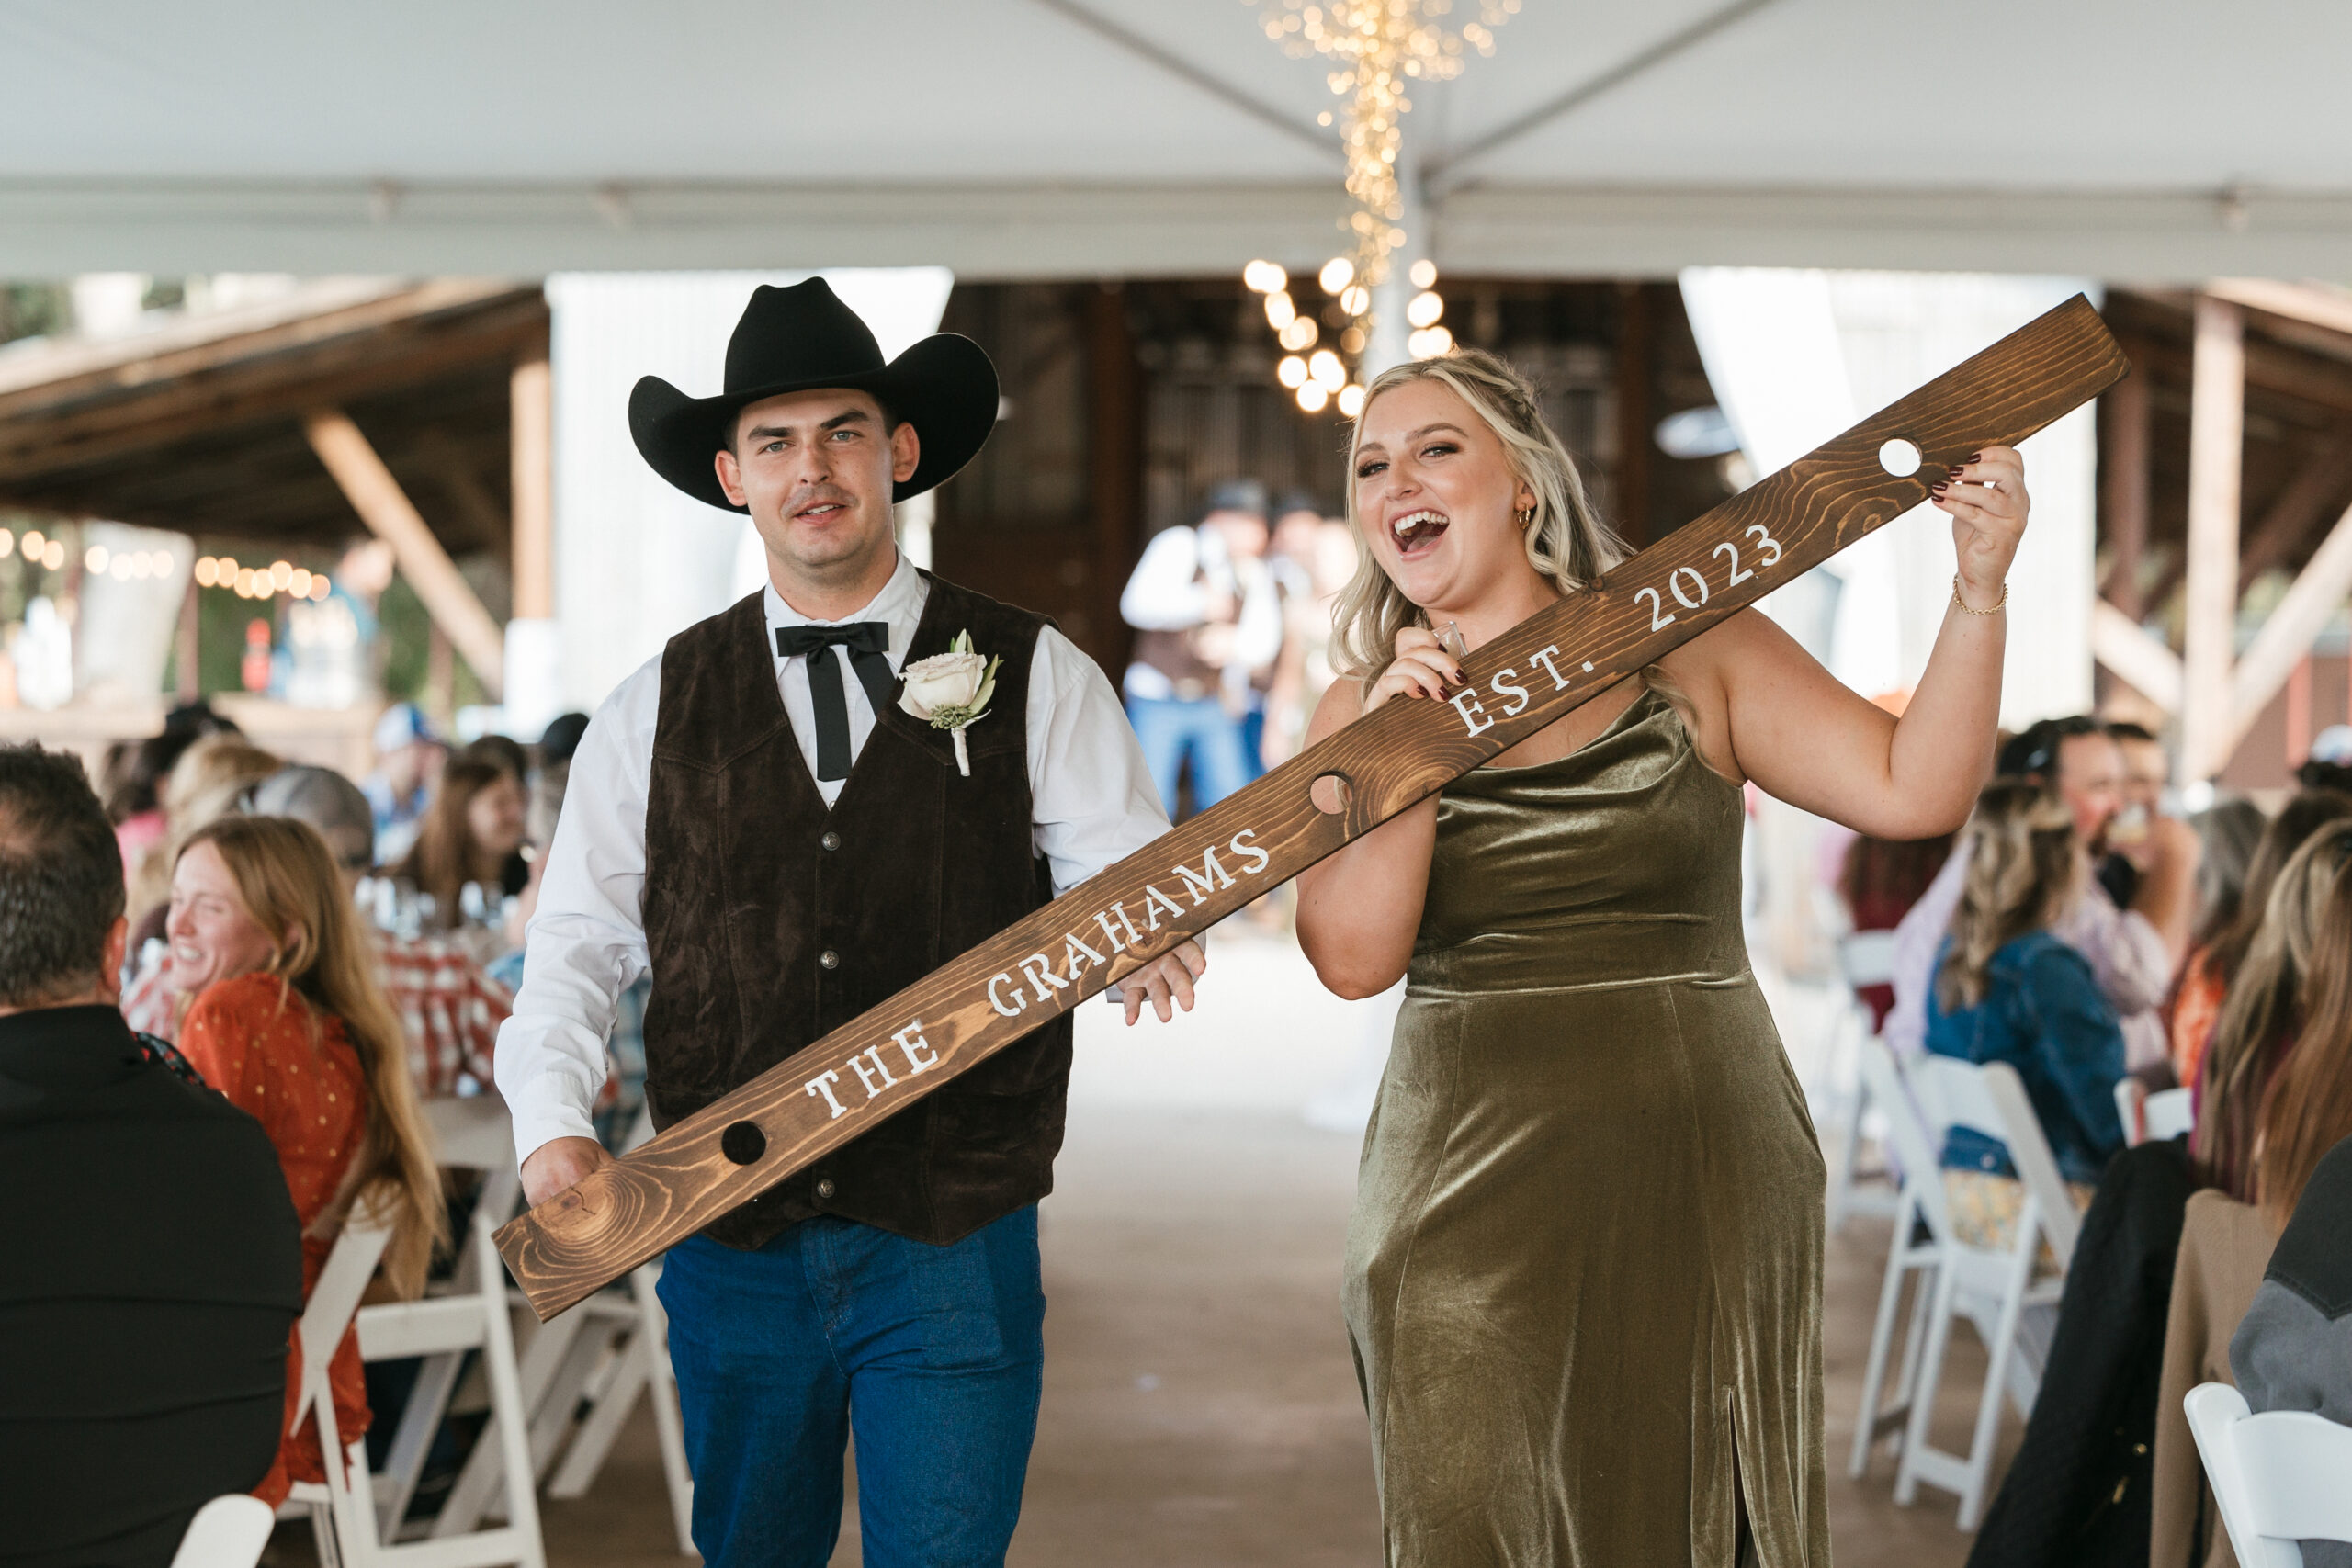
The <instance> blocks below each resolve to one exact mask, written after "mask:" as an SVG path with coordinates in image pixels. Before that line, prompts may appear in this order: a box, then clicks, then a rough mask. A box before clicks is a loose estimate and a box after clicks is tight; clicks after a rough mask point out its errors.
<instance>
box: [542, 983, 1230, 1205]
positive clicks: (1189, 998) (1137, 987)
mask: <svg viewBox="0 0 2352 1568" xmlns="http://www.w3.org/2000/svg"><path fill="white" fill-rule="evenodd" d="M1208 968H1209V955H1208V954H1207V953H1203V952H1202V951H1201V944H1200V943H1199V942H1194V941H1193V940H1192V939H1191V938H1189V937H1187V938H1186V939H1185V940H1184V941H1183V942H1181V943H1179V944H1178V945H1177V946H1175V947H1173V948H1171V949H1170V950H1169V951H1168V952H1166V953H1161V954H1160V955H1159V957H1157V958H1155V959H1153V960H1152V961H1151V962H1150V963H1148V964H1145V965H1144V966H1143V967H1142V968H1140V969H1137V970H1136V971H1134V972H1133V973H1131V974H1129V975H1128V976H1127V977H1126V978H1125V979H1124V980H1121V981H1120V982H1119V992H1120V994H1121V995H1122V996H1123V997H1125V998H1126V1003H1127V1024H1128V1026H1129V1027H1130V1028H1132V1027H1134V1025H1135V1021H1136V1020H1137V1019H1139V1018H1141V1017H1142V1016H1143V1004H1144V1000H1145V998H1150V1001H1151V1008H1152V1010H1153V1011H1154V1012H1156V1013H1158V1014H1159V1021H1160V1022H1162V1023H1166V1022H1167V1021H1169V1020H1170V1019H1172V1018H1174V1017H1175V1016H1176V1013H1175V1009H1174V1008H1171V1007H1170V1005H1169V1003H1170V1001H1171V1000H1173V1001H1174V1003H1175V1006H1176V1007H1179V1008H1182V1009H1183V1010H1185V1011H1186V1012H1190V1011H1192V1010H1193V981H1195V980H1197V979H1199V978H1200V977H1201V976H1203V975H1205V974H1207V973H1208ZM524 1179H525V1180H526V1181H527V1180H529V1179H530V1176H529V1170H528V1168H527V1167H526V1168H525V1173H524Z"/></svg>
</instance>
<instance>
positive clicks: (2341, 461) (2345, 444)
mask: <svg viewBox="0 0 2352 1568" xmlns="http://www.w3.org/2000/svg"><path fill="white" fill-rule="evenodd" d="M2347 483H2352V423H2344V424H2339V425H2338V426H2336V427H2335V429H2334V430H2332V431H2330V432H2329V433H2328V434H2327V435H2326V436H2325V437H2324V438H2323V439H2322V441H2321V442H2320V445H2319V449H2318V450H2317V451H2315V452H2313V453H2312V455H2311V456H2310V457H2307V458H2306V459H2304V462H2303V466H2302V467H2301V468H2298V469H2297V470H2295V477H2294V478H2293V479H2289V480H2288V481H2287V488H2286V489H2285V490H2282V491H2279V492H2278V499H2277V500H2276V501H2273V502H2271V503H2270V509H2269V510H2268V511H2267V512H2265V513H2263V514H2262V520H2261V521H2260V522H2258V523H2256V525H2254V530H2253V532H2252V533H2251V534H2249V535H2247V536H2246V541H2245V547H2244V548H2243V549H2241V550H2240V551H2239V552H2238V577H2239V579H2240V581H2252V580H2253V579H2254V578H2256V577H2259V576H2260V575H2261V574H2262V573H2264V572H2266V571H2268V570H2270V569H2271V568H2272V567H2274V566H2277V565H2278V563H2279V562H2281V561H2283V560H2286V559H2288V558H2290V557H2292V556H2293V555H2294V553H2295V547H2297V546H2298V545H2300V544H2301V543H2302V542H2303V541H2304V540H2305V539H2307V538H2309V537H2310V536H2311V532H2312V528H2313V527H2315V526H2317V525H2318V524H2319V523H2320V521H2321V520H2322V519H2324V517H2325V516H2326V515H2327V514H2328V513H2329V512H2331V511H2333V510H2334V506H2333V502H2335V500H2336V499H2337V498H2338V497H2340V496H2341V495H2343V493H2344V487H2345V486H2346V484H2347Z"/></svg>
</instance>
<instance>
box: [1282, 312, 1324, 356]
mask: <svg viewBox="0 0 2352 1568" xmlns="http://www.w3.org/2000/svg"><path fill="white" fill-rule="evenodd" d="M1322 335H1323V334H1322V331H1321V329H1319V328H1317V326H1316V324H1315V318H1314V317H1312V316H1297V317H1294V318H1292V321H1291V323H1290V325H1288V326H1286V327H1284V328H1283V330H1282V331H1280V332H1278V333H1275V334H1274V340H1275V341H1276V342H1278V343H1280V344H1282V345H1283V347H1284V348H1286V349H1289V350H1290V351H1291V352H1292V353H1293V354H1296V353H1298V352H1299V351H1300V350H1302V349H1308V348H1313V347H1314V346H1315V340H1316V339H1317V338H1318V337H1320V336H1322Z"/></svg>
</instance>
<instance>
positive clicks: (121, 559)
mask: <svg viewBox="0 0 2352 1568" xmlns="http://www.w3.org/2000/svg"><path fill="white" fill-rule="evenodd" d="M134 564H135V565H138V566H145V565H146V564H147V554H146V552H145V551H143V550H142V551H141V552H140V553H139V557H138V559H137V560H136V562H134V561H133V560H132V558H130V556H127V555H120V556H117V557H115V558H114V560H113V561H112V562H111V563H110V564H109V566H108V569H107V576H108V577H111V578H113V579H114V580H115V581H117V582H128V581H130V570H131V568H132V566H133V565H134ZM140 575H141V577H144V576H146V575H147V574H146V573H145V572H141V573H140Z"/></svg>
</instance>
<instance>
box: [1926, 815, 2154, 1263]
mask: <svg viewBox="0 0 2352 1568" xmlns="http://www.w3.org/2000/svg"><path fill="white" fill-rule="evenodd" d="M1962 853H1965V854H1966V855H1967V856H1968V880H1967V882H1966V884H1965V886H1963V887H1962V890H1961V897H1960V907H1959V908H1957V909H1955V910H1954V911H1953V912H1952V918H1951V937H1950V938H1949V939H1948V940H1947V941H1946V942H1945V943H1944V950H1943V953H1942V954H1941V956H1940V957H1939V960H1938V963H1937V966H1936V983H1935V987H1934V989H1933V991H1932V992H1931V993H1930V994H1929V997H1928V1051H1930V1052H1931V1053H1933V1054H1935V1055H1943V1056H1957V1057H1959V1058H1961V1059H1962V1060H1963V1061H1970V1062H1977V1063H1989V1062H2007V1063H2008V1064H2009V1066H2013V1067H2015V1068H2016V1069H2017V1072H2018V1077H2020V1078H2021V1079H2023V1080H2024V1082H2025V1091H2026V1095H2027V1097H2028V1098H2029V1099H2030V1100H2032V1102H2033V1110H2034V1115H2035V1117H2036V1118H2037V1119H2038V1120H2039V1121H2040V1122H2041V1130H2042V1134H2043V1135H2044V1136H2045V1137H2047V1138H2048V1139H2049V1141H2050V1149H2051V1153H2052V1155H2054V1156H2056V1157H2057V1161H2058V1168H2059V1170H2060V1171H2061V1172H2063V1173H2064V1176H2065V1178H2066V1179H2067V1180H2068V1181H2069V1182H2072V1183H2076V1184H2080V1185H2081V1188H2082V1190H2081V1191H2080V1193H2079V1197H2080V1200H2081V1201H2085V1202H2087V1201H2089V1199H2090V1190H2089V1186H2088V1184H2090V1183H2095V1182H2096V1181H2098V1175H2099V1171H2100V1170H2101V1169H2102V1168H2104V1167H2105V1166H2106V1164H2107V1161H2108V1157H2109V1156H2111V1155H2113V1154H2114V1153H2115V1151H2116V1150H2118V1149H2120V1148H2121V1147H2122V1146H2123V1127H2122V1123H2121V1122H2120V1121H2119V1120H2118V1118H2117V1114H2116V1110H2115V1084H2116V1080H2117V1079H2119V1078H2120V1077H2122V1076H2123V1036H2122V1034H2121V1032H2120V1031H2119V1030H2118V1029H2117V1027H2116V1022H2115V1010H2114V1008H2113V1007H2112V1006H2111V1005H2110V1004H2109V1002H2108V999H2107V998H2106V997H2105V996H2103V995H2101V994H2100V991H2099V988H2098V981H2097V980H2096V979H2094V978H2093V976H2092V974H2091V966H2090V964H2089V961H2088V960H2086V959H2085V958H2084V957H2083V955H2082V954H2081V953H2078V952H2076V951H2075V949H2074V948H2072V947H2069V946H2067V945H2066V943H2064V942H2061V941H2059V940H2058V938H2057V937H2056V936H2055V935H2054V934H2052V927H2054V926H2056V925H2059V924H2060V923H2061V922H2063V921H2064V919H2065V917H2066V913H2067V910H2068V909H2069V908H2070V907H2071V906H2072V905H2074V904H2075V903H2076V902H2078V901H2079V900H2081V899H2083V898H2085V897H2096V896H2097V895H2096V894H2093V893H2090V892H2089V891H2087V889H2088V888H2089V887H2090V886H2092V884H2091V881H2090V861H2089V857H2088V856H2087V855H2086V853H2085V852H2084V849H2083V845H2082V842H2081V840H2079V839H2078V838H2077V837H2076V836H2075V821H2074V818H2073V816H2072V815H2071V814H2070V813H2069V812H2068V811H2067V809H2066V807H2065V805H2064V803H2063V802H2061V801H2058V800H2055V799H2052V797H2051V796H2050V795H2047V794H2045V793H2044V792H2043V791H2042V790H2041V787H2040V786H2038V785H2035V784H2023V783H2019V782H2018V781H2015V780H2003V781H1999V782H1996V783H1995V784H1991V785H1990V786H1988V787H1987V788H1986V789H1985V793H1984V794H1983V795H1980V796H1979V797H1978V798H1977V802H1976V811H1975V814H1974V815H1973V816H1972V817H1971V818H1969V820H1968V826H1967V827H1966V828H1964V829H1962ZM1943 1163H1944V1168H1945V1173H1946V1179H1945V1187H1946V1189H1947V1190H1948V1191H1949V1192H1950V1193H1951V1199H1952V1210H1953V1224H1954V1226H1955V1228H1957V1229H1959V1230H1960V1231H1962V1235H1963V1239H1967V1240H1970V1241H1973V1242H1975V1243H1977V1244H1978V1245H1982V1246H1990V1247H1998V1246H2002V1245H2005V1244H2006V1242H2007V1236H2008V1235H2010V1234H2011V1233H2012V1231H2013V1228H2014V1226H2015V1224H2016V1219H2017V1213H2018V1208H2019V1206H2020V1205H2021V1203H2022V1192H2021V1190H2020V1189H2019V1187H2018V1181H2017V1179H2016V1175H2017V1173H2016V1169H2015V1168H2014V1167H2012V1166H2011V1165H2010V1163H2009V1156H2008V1151H2007V1149H2006V1148H2004V1147H2003V1146H2002V1145H2001V1144H2000V1142H1999V1141H1998V1140H1997V1139H1995V1138H1993V1137H1991V1136H1989V1135H1987V1134H1984V1133H1980V1132H1977V1131H1975V1130H1973V1129H1971V1128H1966V1127H1955V1128H1953V1129H1952V1130H1951V1135H1950V1136H1949V1137H1948V1138H1947V1139H1946V1140H1945V1144H1944V1156H1943Z"/></svg>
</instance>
